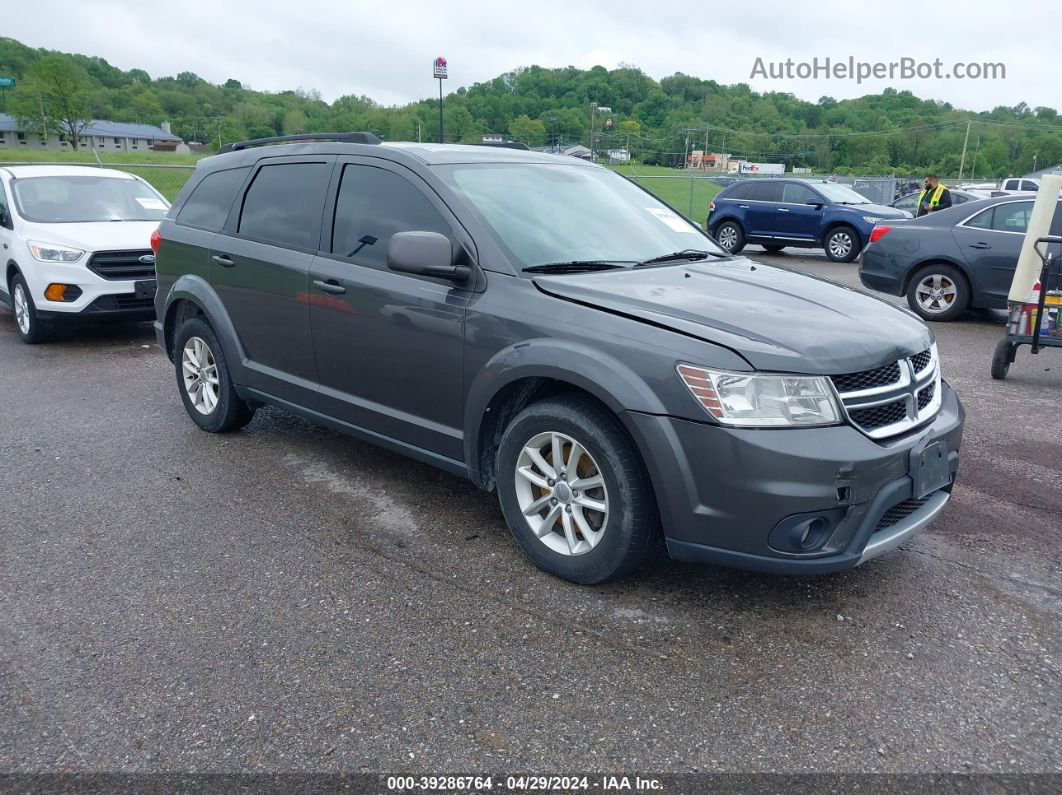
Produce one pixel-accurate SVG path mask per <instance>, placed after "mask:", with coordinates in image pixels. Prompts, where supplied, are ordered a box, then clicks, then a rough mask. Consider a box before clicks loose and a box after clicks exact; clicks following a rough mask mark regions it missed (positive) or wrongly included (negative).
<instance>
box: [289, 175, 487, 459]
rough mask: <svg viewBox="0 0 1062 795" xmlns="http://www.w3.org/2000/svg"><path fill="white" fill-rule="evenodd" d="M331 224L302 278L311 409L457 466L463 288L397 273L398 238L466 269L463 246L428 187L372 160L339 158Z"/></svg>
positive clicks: (467, 287)
mask: <svg viewBox="0 0 1062 795" xmlns="http://www.w3.org/2000/svg"><path fill="white" fill-rule="evenodd" d="M328 205H329V210H330V211H333V210H334V219H333V220H332V221H331V222H330V223H329V225H328V227H327V228H326V234H325V239H326V241H327V242H326V244H325V246H324V248H326V249H329V250H328V251H326V252H323V253H322V254H321V255H320V256H319V257H317V259H315V260H314V262H313V266H312V272H311V274H310V282H311V286H310V291H311V300H310V319H311V327H312V331H313V341H314V349H315V351H316V357H317V370H318V372H319V374H320V382H321V396H320V400H321V410H322V411H324V412H325V413H326V414H329V415H330V416H333V417H337V418H339V419H341V420H344V421H346V422H349V423H351V424H353V425H356V426H358V427H360V428H364V429H367V430H369V431H372V432H374V433H378V434H382V435H384V436H386V437H389V438H391V439H397V440H399V441H402V442H405V443H407V444H409V445H413V446H415V447H417V448H419V449H420V450H427V451H429V452H431V453H434V454H436V455H441V456H444V457H446V458H449V459H453V460H463V458H464V446H463V444H464V443H463V439H464V434H463V431H462V428H463V426H464V418H463V409H464V381H463V376H462V373H463V355H464V343H463V340H464V319H465V307H466V306H467V304H468V302H469V300H470V298H471V297H472V295H473V294H474V289H475V285H476V280H475V277H473V278H472V279H470V280H469V281H468V282H467V283H464V284H454V283H453V282H450V281H447V280H445V279H435V278H429V277H424V276H415V275H411V274H406V273H396V272H395V271H391V270H389V269H388V268H387V246H388V243H389V242H390V240H391V236H392V235H393V234H395V233H396V232H412V231H417V232H438V233H440V234H443V235H446V236H447V237H449V238H450V240H451V242H452V243H453V246H454V250H455V251H460V252H465V256H467V257H468V264H472V258H471V256H470V252H474V248H473V245H472V241H471V239H470V238H469V237H468V235H467V233H465V232H464V230H463V228H462V227H461V226H460V225H459V224H458V222H457V219H456V218H455V217H454V216H453V215H452V214H451V213H450V211H449V209H448V208H447V207H446V205H445V204H444V203H443V202H442V200H441V199H440V198H439V197H438V195H436V194H435V192H434V191H432V190H431V188H430V187H429V186H428V185H427V184H426V183H425V182H424V181H423V180H421V179H420V177H418V176H416V175H415V174H413V173H412V172H410V171H409V170H408V169H405V168H404V167H402V166H400V165H396V164H393V163H389V162H387V161H384V160H380V159H377V158H356V157H350V158H342V159H341V161H340V164H339V166H338V167H337V169H336V174H335V177H334V179H333V187H332V188H331V190H330V198H329V201H328Z"/></svg>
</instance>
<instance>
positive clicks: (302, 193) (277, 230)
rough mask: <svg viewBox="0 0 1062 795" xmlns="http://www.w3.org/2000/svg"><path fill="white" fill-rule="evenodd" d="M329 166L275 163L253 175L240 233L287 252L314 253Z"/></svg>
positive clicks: (244, 201)
mask: <svg viewBox="0 0 1062 795" xmlns="http://www.w3.org/2000/svg"><path fill="white" fill-rule="evenodd" d="M330 174H331V165H330V164H329V163H277V164H274V165H269V166H262V168H261V169H259V171H258V173H257V174H256V175H255V178H254V181H253V182H252V183H251V187H249V188H248V189H247V195H246V196H245V197H244V199H243V210H242V211H241V212H240V226H239V233H240V234H241V235H246V236H247V237H253V238H255V239H256V240H266V241H268V242H270V243H276V244H277V245H281V246H287V247H289V248H305V249H310V250H312V251H316V250H317V248H318V244H319V241H320V239H321V208H322V206H323V204H324V194H325V191H326V190H327V188H328V178H329V176H330Z"/></svg>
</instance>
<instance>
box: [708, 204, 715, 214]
mask: <svg viewBox="0 0 1062 795" xmlns="http://www.w3.org/2000/svg"><path fill="white" fill-rule="evenodd" d="M714 209H715V202H708V212H711V211H712V210H714Z"/></svg>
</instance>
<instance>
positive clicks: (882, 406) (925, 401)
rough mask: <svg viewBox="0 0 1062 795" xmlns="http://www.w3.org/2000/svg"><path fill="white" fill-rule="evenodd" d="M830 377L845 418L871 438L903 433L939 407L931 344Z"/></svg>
mask: <svg viewBox="0 0 1062 795" xmlns="http://www.w3.org/2000/svg"><path fill="white" fill-rule="evenodd" d="M830 378H831V381H833V385H834V387H835V388H836V389H837V394H838V396H839V397H840V398H841V403H842V404H843V405H844V409H845V412H846V413H847V415H848V419H849V420H850V421H851V423H852V424H853V425H855V426H856V427H857V428H859V429H860V430H861V431H863V433H865V434H866V435H867V436H870V437H871V438H873V439H883V438H886V437H889V436H895V435H897V434H900V433H905V432H907V431H909V430H911V429H913V428H916V427H918V426H919V425H922V424H924V423H926V422H928V421H929V420H931V419H932V418H933V417H935V416H936V414H937V412H938V411H939V410H940V402H941V395H940V363H939V361H938V359H937V353H936V348H935V347H932V348H927V349H926V350H924V351H922V352H921V353H918V354H916V355H914V356H911V357H910V358H907V359H899V360H898V361H895V362H892V363H890V364H887V365H884V366H882V367H877V368H875V369H873V370H863V371H860V372H858V373H848V374H845V375H835V376H831V377H830Z"/></svg>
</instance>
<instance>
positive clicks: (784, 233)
mask: <svg viewBox="0 0 1062 795" xmlns="http://www.w3.org/2000/svg"><path fill="white" fill-rule="evenodd" d="M825 204H826V200H825V199H823V198H822V197H821V196H819V195H818V194H817V193H815V192H814V191H813V190H812V189H811V188H809V187H808V186H807V185H801V184H800V183H799V182H786V183H785V184H784V185H782V204H781V205H780V206H779V207H778V217H779V225H778V232H777V233H776V234H777V235H778V237H784V238H786V239H787V240H805V241H806V240H817V239H818V237H819V227H820V226H822V208H823V206H824V205H825Z"/></svg>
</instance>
